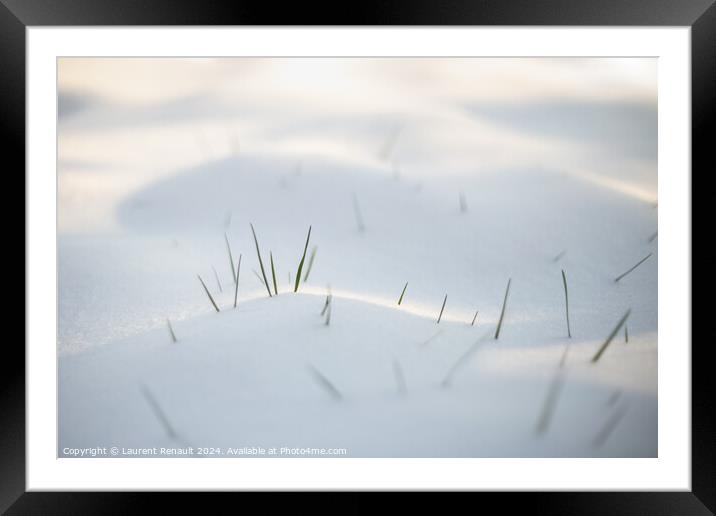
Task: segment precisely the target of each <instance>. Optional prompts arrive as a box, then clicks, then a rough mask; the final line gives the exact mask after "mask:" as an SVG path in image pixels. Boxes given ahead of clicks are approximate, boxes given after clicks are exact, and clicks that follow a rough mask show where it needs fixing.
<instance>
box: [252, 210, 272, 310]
mask: <svg viewBox="0 0 716 516" xmlns="http://www.w3.org/2000/svg"><path fill="white" fill-rule="evenodd" d="M249 225H250V226H251V233H252V234H253V235H254V243H255V244H256V255H257V256H258V257H259V265H260V266H261V275H262V276H263V278H264V285H265V286H266V291H267V292H268V295H269V297H271V289H270V288H269V283H268V280H267V279H266V271H265V270H264V262H263V260H262V259H261V251H259V241H258V239H257V238H256V231H254V225H253V224H249Z"/></svg>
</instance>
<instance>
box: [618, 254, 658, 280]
mask: <svg viewBox="0 0 716 516" xmlns="http://www.w3.org/2000/svg"><path fill="white" fill-rule="evenodd" d="M652 254H654V253H649V254H647V255H646V256H645V257H644V258H642V259H641V260H639V261H638V262H637V263H636V265H634V267H632V268H631V269H629V270H628V271H626V272H625V273H623V274H620V275H619V276H617V277H616V278H614V283H617V282H618V281H619V280H620V279H622V278H623V277H624V276H626V275H627V274H629V273H630V272H631V271H633V270H634V269H636V268H637V267H639V265H641V264H642V263H644V262H645V261H647V260H648V259H649V257H650V256H651V255H652Z"/></svg>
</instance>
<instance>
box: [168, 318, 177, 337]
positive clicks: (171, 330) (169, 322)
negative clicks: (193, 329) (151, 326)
mask: <svg viewBox="0 0 716 516" xmlns="http://www.w3.org/2000/svg"><path fill="white" fill-rule="evenodd" d="M167 326H168V327H169V335H171V337H172V342H176V341H177V336H176V335H174V328H172V322H171V321H170V320H169V319H167Z"/></svg>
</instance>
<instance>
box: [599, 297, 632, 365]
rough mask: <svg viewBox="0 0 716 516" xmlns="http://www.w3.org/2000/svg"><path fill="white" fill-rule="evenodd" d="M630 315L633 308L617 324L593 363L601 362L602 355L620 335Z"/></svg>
mask: <svg viewBox="0 0 716 516" xmlns="http://www.w3.org/2000/svg"><path fill="white" fill-rule="evenodd" d="M630 313H631V308H630V309H629V310H627V311H626V313H625V314H624V315H623V316H622V318H621V319H619V322H618V323H617V325H616V327H615V328H614V329H613V330H612V332H611V333H610V334H609V337H607V340H605V341H604V344H602V345H601V347H600V348H599V350H598V351H597V352H596V353H595V354H594V356H593V357H592V363H595V362H597V361H598V360H599V358H600V357H601V356H602V354H604V351H605V350H606V349H607V347H608V346H609V343H610V342H611V341H612V339H613V338H614V337H615V336H616V334H617V333H619V330H621V329H622V326H623V325H624V323H626V320H627V318H628V317H629V314H630Z"/></svg>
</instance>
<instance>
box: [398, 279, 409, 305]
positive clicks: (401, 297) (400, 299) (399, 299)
mask: <svg viewBox="0 0 716 516" xmlns="http://www.w3.org/2000/svg"><path fill="white" fill-rule="evenodd" d="M406 288H408V282H407V281H406V282H405V286H404V287H403V291H402V292H401V293H400V298H398V306H400V303H402V302H403V296H404V295H405V289H406Z"/></svg>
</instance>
